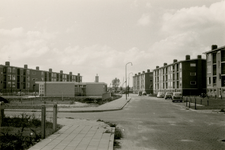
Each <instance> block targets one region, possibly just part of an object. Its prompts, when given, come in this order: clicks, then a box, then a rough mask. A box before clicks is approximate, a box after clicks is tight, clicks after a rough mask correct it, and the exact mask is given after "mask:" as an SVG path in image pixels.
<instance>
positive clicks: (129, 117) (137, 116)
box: [5, 95, 225, 150]
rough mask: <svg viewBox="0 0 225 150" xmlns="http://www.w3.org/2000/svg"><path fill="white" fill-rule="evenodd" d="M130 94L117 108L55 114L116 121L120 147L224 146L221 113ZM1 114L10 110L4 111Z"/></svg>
mask: <svg viewBox="0 0 225 150" xmlns="http://www.w3.org/2000/svg"><path fill="white" fill-rule="evenodd" d="M130 96H131V97H132V100H131V101H130V102H129V103H128V104H127V105H126V107H125V108H124V109H123V110H120V111H111V112H96V113H58V117H59V119H60V118H70V119H89V120H98V119H101V120H104V121H108V122H112V123H116V124H117V125H118V127H120V128H121V129H122V131H123V133H124V138H123V139H122V140H121V141H120V142H121V149H122V150H128V149H129V150H131V149H133V150H141V149H143V150H176V149H177V150H180V149H183V150H203V149H204V150H222V149H225V142H223V141H224V140H225V118H224V117H225V114H224V113H215V112H212V111H208V112H204V111H195V110H188V109H186V108H185V107H184V106H185V103H172V102H171V100H165V99H163V98H155V97H148V96H136V95H130ZM5 114H6V115H13V114H14V113H13V112H7V111H6V112H5ZM17 114H18V113H17ZM31 114H32V113H31ZM36 115H40V113H36ZM47 116H48V117H50V116H52V113H48V114H47Z"/></svg>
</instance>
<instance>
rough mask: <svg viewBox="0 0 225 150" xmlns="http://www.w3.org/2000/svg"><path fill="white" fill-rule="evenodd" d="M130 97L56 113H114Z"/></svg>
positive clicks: (65, 109) (32, 110) (19, 110)
mask: <svg viewBox="0 0 225 150" xmlns="http://www.w3.org/2000/svg"><path fill="white" fill-rule="evenodd" d="M130 99H131V97H127V99H126V97H125V95H123V96H122V97H121V98H120V99H117V100H114V101H112V102H109V103H106V104H103V105H100V106H98V107H82V108H80V107H79V108H76V107H75V108H69V107H68V108H61V107H58V112H67V113H79V112H103V111H116V110H121V109H123V107H124V106H125V105H126V104H127V103H128V102H129V101H130ZM5 111H14V112H40V111H41V109H38V110H37V109H5ZM52 111H53V107H50V108H49V107H47V108H46V112H52Z"/></svg>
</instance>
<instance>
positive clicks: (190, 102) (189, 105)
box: [189, 98, 191, 108]
mask: <svg viewBox="0 0 225 150" xmlns="http://www.w3.org/2000/svg"><path fill="white" fill-rule="evenodd" d="M190 103H191V98H190V99H189V108H190V107H191V104H190Z"/></svg>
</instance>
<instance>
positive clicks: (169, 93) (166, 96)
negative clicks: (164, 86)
mask: <svg viewBox="0 0 225 150" xmlns="http://www.w3.org/2000/svg"><path fill="white" fill-rule="evenodd" d="M172 96H173V92H166V94H165V97H164V98H165V99H167V98H169V99H172Z"/></svg>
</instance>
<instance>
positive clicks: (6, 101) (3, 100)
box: [0, 96, 9, 103]
mask: <svg viewBox="0 0 225 150" xmlns="http://www.w3.org/2000/svg"><path fill="white" fill-rule="evenodd" d="M0 102H4V103H9V101H8V100H7V99H5V98H3V97H1V96H0Z"/></svg>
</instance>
